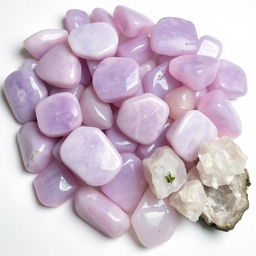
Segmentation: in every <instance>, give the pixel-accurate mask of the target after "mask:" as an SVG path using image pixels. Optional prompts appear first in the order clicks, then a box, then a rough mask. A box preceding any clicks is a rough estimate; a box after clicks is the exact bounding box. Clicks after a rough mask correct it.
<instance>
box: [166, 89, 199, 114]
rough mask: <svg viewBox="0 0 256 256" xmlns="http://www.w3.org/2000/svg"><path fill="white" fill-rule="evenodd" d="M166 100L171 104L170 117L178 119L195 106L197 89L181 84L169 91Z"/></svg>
mask: <svg viewBox="0 0 256 256" xmlns="http://www.w3.org/2000/svg"><path fill="white" fill-rule="evenodd" d="M164 100H165V102H166V103H167V104H168V106H169V116H170V118H172V119H177V118H178V117H179V116H181V115H183V114H184V113H186V112H187V111H188V110H192V109H194V108H195V101H196V100H195V91H193V90H191V89H190V88H188V87H186V86H181V87H179V88H176V89H174V90H173V91H171V92H169V93H168V94H167V95H166V96H165V97H164Z"/></svg>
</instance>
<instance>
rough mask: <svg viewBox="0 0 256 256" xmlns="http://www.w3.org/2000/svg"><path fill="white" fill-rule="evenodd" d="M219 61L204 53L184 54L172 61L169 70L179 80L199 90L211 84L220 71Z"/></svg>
mask: <svg viewBox="0 0 256 256" xmlns="http://www.w3.org/2000/svg"><path fill="white" fill-rule="evenodd" d="M218 68H219V61H218V60H217V59H216V58H213V57H209V56H203V55H183V56H179V57H177V58H174V59H172V60H171V62H170V66H169V72H170V74H171V75H172V76H174V77H175V78H176V79H177V80H179V81H181V82H182V83H184V84H185V85H186V86H188V87H190V88H191V89H193V90H195V91H198V90H202V89H204V88H206V87H207V86H208V85H210V84H211V83H212V82H213V81H214V79H215V77H216V75H217V72H218Z"/></svg>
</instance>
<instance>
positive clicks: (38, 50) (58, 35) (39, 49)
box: [24, 29, 68, 59]
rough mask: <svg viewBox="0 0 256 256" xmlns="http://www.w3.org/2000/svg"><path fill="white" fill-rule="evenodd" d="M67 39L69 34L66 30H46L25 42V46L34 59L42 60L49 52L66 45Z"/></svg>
mask: <svg viewBox="0 0 256 256" xmlns="http://www.w3.org/2000/svg"><path fill="white" fill-rule="evenodd" d="M67 39H68V32H67V31H66V30H64V29H45V30H42V31H39V32H37V33H35V34H33V35H32V36H30V37H29V38H27V39H26V40H24V46H25V48H26V49H27V51H28V52H29V53H30V54H31V55H32V56H33V57H34V58H36V59H40V58H41V57H42V56H43V55H44V54H45V53H46V52H47V51H49V50H50V49H52V48H53V47H54V46H56V45H58V44H61V43H65V42H66V41H67Z"/></svg>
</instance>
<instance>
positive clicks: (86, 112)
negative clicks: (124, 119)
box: [80, 86, 113, 130]
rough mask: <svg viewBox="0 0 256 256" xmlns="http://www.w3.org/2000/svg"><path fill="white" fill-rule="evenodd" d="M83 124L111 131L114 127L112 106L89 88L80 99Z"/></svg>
mask: <svg viewBox="0 0 256 256" xmlns="http://www.w3.org/2000/svg"><path fill="white" fill-rule="evenodd" d="M80 106H81V111H82V115H83V123H84V124H85V125H87V126H93V127H97V128H99V129H101V130H105V129H109V128H111V127H112V125H113V113H112V110H111V107H110V104H108V103H105V102H102V101H101V100H100V99H99V98H98V97H97V95H96V94H95V92H94V90H93V88H92V87H91V86H89V87H88V88H86V89H85V91H84V92H83V94H82V95H81V98H80Z"/></svg>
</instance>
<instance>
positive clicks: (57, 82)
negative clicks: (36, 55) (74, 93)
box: [36, 44, 81, 88]
mask: <svg viewBox="0 0 256 256" xmlns="http://www.w3.org/2000/svg"><path fill="white" fill-rule="evenodd" d="M36 73H37V75H38V76H39V77H40V78H41V79H42V80H44V81H45V82H47V83H48V84H50V85H53V86H55V87H60V88H73V87H75V86H76V85H77V84H78V83H79V82H80V80H81V64H80V62H79V59H78V58H77V57H76V56H75V55H73V53H72V52H71V50H70V49H69V47H68V46H67V45H66V44H59V45H57V46H55V47H53V48H52V49H51V50H49V51H48V52H47V53H46V54H45V55H44V56H43V57H42V58H41V59H40V60H39V61H38V63H37V66H36Z"/></svg>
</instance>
